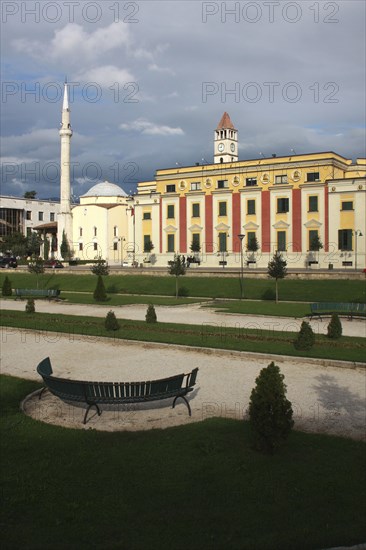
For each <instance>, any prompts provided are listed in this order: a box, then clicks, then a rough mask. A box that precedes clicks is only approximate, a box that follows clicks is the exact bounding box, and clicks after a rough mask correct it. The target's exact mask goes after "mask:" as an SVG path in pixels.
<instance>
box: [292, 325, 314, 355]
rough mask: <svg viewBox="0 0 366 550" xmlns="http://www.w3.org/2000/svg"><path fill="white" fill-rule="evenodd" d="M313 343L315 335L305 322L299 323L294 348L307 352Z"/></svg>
mask: <svg viewBox="0 0 366 550" xmlns="http://www.w3.org/2000/svg"><path fill="white" fill-rule="evenodd" d="M314 343H315V334H314V332H313V329H312V328H311V326H310V324H309V323H308V322H307V321H303V322H302V323H301V328H300V332H299V334H298V335H297V338H296V340H295V341H294V346H295V348H296V349H298V350H307V349H310V348H312V347H313V345H314Z"/></svg>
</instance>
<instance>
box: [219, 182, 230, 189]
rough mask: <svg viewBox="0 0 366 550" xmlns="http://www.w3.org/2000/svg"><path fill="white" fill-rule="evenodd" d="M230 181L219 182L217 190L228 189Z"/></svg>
mask: <svg viewBox="0 0 366 550" xmlns="http://www.w3.org/2000/svg"><path fill="white" fill-rule="evenodd" d="M228 187H229V181H228V180H217V189H228Z"/></svg>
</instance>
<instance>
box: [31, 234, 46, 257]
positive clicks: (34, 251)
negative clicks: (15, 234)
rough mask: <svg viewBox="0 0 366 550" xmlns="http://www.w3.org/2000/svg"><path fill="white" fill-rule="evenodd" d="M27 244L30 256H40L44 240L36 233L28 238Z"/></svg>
mask: <svg viewBox="0 0 366 550" xmlns="http://www.w3.org/2000/svg"><path fill="white" fill-rule="evenodd" d="M26 243H27V244H26V248H27V254H28V256H39V253H40V249H41V244H42V240H41V237H40V236H39V235H38V233H36V231H32V232H31V234H30V235H29V236H28V237H27V238H26ZM46 259H47V258H46Z"/></svg>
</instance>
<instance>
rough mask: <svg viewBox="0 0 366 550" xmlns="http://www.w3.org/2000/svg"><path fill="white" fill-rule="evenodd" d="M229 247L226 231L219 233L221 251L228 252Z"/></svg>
mask: <svg viewBox="0 0 366 550" xmlns="http://www.w3.org/2000/svg"><path fill="white" fill-rule="evenodd" d="M226 247H227V235H226V233H219V250H220V252H226Z"/></svg>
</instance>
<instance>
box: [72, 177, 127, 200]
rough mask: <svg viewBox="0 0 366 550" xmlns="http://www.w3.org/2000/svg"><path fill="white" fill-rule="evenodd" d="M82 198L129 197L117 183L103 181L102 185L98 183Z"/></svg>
mask: <svg viewBox="0 0 366 550" xmlns="http://www.w3.org/2000/svg"><path fill="white" fill-rule="evenodd" d="M81 196H82V197H118V196H119V197H120V196H122V197H127V196H128V195H127V193H125V192H124V191H123V189H122V187H119V186H118V185H116V184H115V183H110V182H109V181H103V182H102V183H97V184H96V185H93V187H91V188H90V189H89V191H87V192H86V193H85V194H84V195H81Z"/></svg>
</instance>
